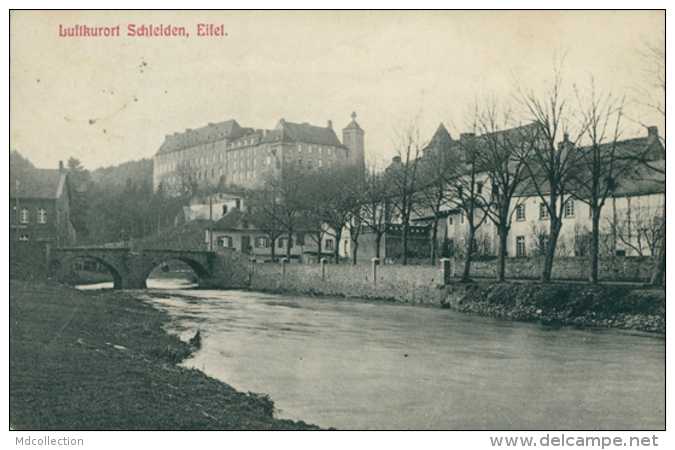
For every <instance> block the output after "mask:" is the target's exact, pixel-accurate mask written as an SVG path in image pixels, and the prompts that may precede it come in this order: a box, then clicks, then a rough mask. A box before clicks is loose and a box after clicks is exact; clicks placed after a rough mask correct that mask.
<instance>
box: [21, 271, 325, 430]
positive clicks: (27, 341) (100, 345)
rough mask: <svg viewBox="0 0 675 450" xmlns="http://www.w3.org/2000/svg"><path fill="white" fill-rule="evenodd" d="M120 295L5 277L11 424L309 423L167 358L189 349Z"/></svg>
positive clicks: (291, 426) (208, 426)
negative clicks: (286, 416)
mask: <svg viewBox="0 0 675 450" xmlns="http://www.w3.org/2000/svg"><path fill="white" fill-rule="evenodd" d="M169 320H170V319H169V317H168V315H167V314H166V313H164V312H161V311H158V310H156V309H154V308H152V307H151V306H148V305H146V304H144V303H143V302H141V301H140V300H138V299H136V298H134V297H133V296H132V295H131V294H130V293H126V292H115V291H99V292H86V293H85V292H80V291H77V290H75V289H72V288H68V287H65V286H61V285H57V284H55V283H51V282H46V281H24V280H16V279H12V280H10V425H11V426H12V427H13V428H14V429H17V430H235V429H236V430H312V429H318V428H317V427H315V426H312V425H308V424H305V423H304V422H292V421H289V420H278V419H275V418H274V417H273V411H274V404H273V402H272V401H271V400H270V399H269V398H268V397H267V396H265V395H258V394H252V393H248V394H244V393H241V392H237V391H236V390H234V389H233V388H232V387H230V386H228V385H227V384H225V383H222V382H220V381H218V380H215V379H213V378H210V377H208V376H206V375H205V374H204V373H202V372H201V371H199V370H194V369H187V368H184V367H181V366H178V365H177V363H179V362H180V361H182V360H183V359H185V358H186V357H188V356H189V355H190V354H191V352H192V351H193V348H191V347H190V345H188V344H187V343H185V342H182V341H181V340H180V339H178V337H176V336H173V335H169V334H168V333H166V331H165V330H164V328H163V327H164V325H165V324H166V323H167V322H168V321H169Z"/></svg>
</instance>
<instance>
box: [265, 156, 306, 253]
mask: <svg viewBox="0 0 675 450" xmlns="http://www.w3.org/2000/svg"><path fill="white" fill-rule="evenodd" d="M305 175H306V172H304V171H303V170H302V169H301V168H299V167H297V166H296V165H295V164H284V165H283V166H282V168H281V172H279V173H277V174H276V175H275V176H271V177H270V178H268V180H267V184H268V186H269V189H270V191H271V192H272V193H273V196H274V199H275V201H276V205H277V206H276V207H277V208H278V214H277V217H278V220H279V223H281V225H282V227H283V229H284V232H286V234H287V236H288V243H287V245H286V257H287V258H288V260H289V261H290V259H291V248H292V247H293V233H294V232H295V231H296V224H297V221H298V218H299V216H300V214H301V212H302V211H303V209H304V194H305V186H306V183H305Z"/></svg>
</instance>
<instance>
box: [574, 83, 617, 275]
mask: <svg viewBox="0 0 675 450" xmlns="http://www.w3.org/2000/svg"><path fill="white" fill-rule="evenodd" d="M576 98H577V100H578V103H579V108H578V111H579V120H580V122H581V127H580V128H581V129H582V130H584V135H585V137H586V138H587V140H588V145H586V146H583V147H580V148H578V149H577V151H576V167H575V168H574V170H572V171H571V172H570V173H571V176H572V179H573V184H574V189H572V191H571V192H572V195H573V196H574V197H575V198H577V199H579V200H580V201H582V202H584V203H586V204H587V205H588V206H589V208H590V211H591V223H592V227H591V236H590V252H589V257H590V263H591V264H590V271H589V281H590V282H591V283H593V284H597V282H598V257H599V244H600V214H601V212H602V208H603V207H604V206H605V203H606V201H607V198H608V197H610V196H611V195H612V192H613V191H614V189H615V188H616V186H617V179H618V178H620V177H621V176H622V175H623V174H624V173H625V172H626V171H627V170H628V168H629V167H630V166H629V165H628V164H626V162H625V159H623V158H622V156H621V148H620V142H619V136H620V124H621V118H622V116H623V109H624V98H615V97H613V96H612V94H611V93H610V94H602V93H600V94H596V91H595V83H594V80H593V78H591V80H590V83H589V87H588V89H587V90H586V92H584V93H581V92H580V91H579V90H578V89H577V90H576Z"/></svg>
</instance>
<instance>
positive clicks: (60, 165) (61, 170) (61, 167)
mask: <svg viewBox="0 0 675 450" xmlns="http://www.w3.org/2000/svg"><path fill="white" fill-rule="evenodd" d="M63 171H64V169H63V161H59V172H63Z"/></svg>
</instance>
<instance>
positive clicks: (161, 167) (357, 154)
mask: <svg viewBox="0 0 675 450" xmlns="http://www.w3.org/2000/svg"><path fill="white" fill-rule="evenodd" d="M364 134H365V133H364V131H363V130H362V129H361V127H360V126H359V124H358V123H356V114H355V113H352V121H351V122H350V123H349V124H348V125H347V126H346V127H345V128H344V129H343V130H342V142H340V139H338V137H337V135H336V134H335V131H334V130H333V124H332V122H331V121H330V120H329V121H328V123H327V126H326V127H318V126H314V125H310V124H308V123H302V124H299V123H292V122H286V121H285V120H284V119H281V120H279V122H278V123H277V126H276V127H275V128H274V129H271V130H263V129H254V128H243V127H241V126H239V124H238V123H237V121H236V120H228V121H225V122H220V123H216V124H213V123H210V124H208V125H207V126H205V127H202V128H199V129H196V130H191V129H188V130H186V131H185V132H183V133H174V134H173V135H167V136H166V137H165V139H164V143H163V144H162V145H161V147H160V148H159V150H158V151H157V154H155V156H154V158H153V162H154V167H153V186H154V188H155V190H157V189H158V188H159V187H160V185H162V186H163V188H164V189H166V190H167V191H169V192H172V193H180V192H186V191H187V190H189V189H191V188H192V187H193V186H194V185H198V186H207V185H211V186H217V185H236V186H240V187H244V188H254V187H257V186H259V185H260V184H262V183H263V182H264V180H265V178H266V177H267V176H268V175H270V174H274V173H276V172H277V171H279V170H282V167H283V166H284V165H287V164H296V165H299V166H301V167H303V168H306V169H312V168H318V167H326V168H330V167H334V166H337V165H345V164H351V165H355V166H360V167H363V166H364V165H365V156H364V150H365V149H364Z"/></svg>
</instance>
